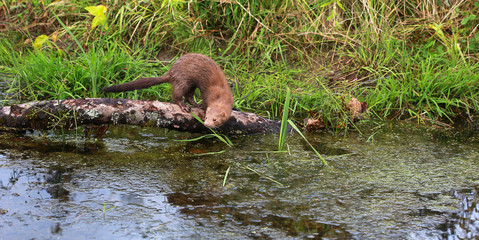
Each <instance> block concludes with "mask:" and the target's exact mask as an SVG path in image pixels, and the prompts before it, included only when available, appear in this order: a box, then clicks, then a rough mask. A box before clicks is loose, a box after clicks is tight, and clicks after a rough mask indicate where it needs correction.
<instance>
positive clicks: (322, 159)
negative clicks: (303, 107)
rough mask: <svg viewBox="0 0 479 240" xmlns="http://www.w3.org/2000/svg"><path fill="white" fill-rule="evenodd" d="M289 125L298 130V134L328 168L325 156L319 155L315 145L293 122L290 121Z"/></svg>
mask: <svg viewBox="0 0 479 240" xmlns="http://www.w3.org/2000/svg"><path fill="white" fill-rule="evenodd" d="M288 122H289V124H290V125H291V127H293V128H294V130H296V132H298V133H299V135H301V137H302V138H303V139H304V141H306V142H307V143H308V145H309V146H310V147H311V149H313V151H314V153H316V155H317V156H318V157H319V159H321V161H322V162H323V164H324V165H325V166H328V163H327V162H326V160H325V159H324V158H323V156H321V154H319V152H318V151H316V149H315V148H314V147H313V145H311V143H309V141H308V139H306V137H305V136H304V135H303V133H302V132H301V131H300V130H299V129H298V127H297V126H296V125H295V124H294V122H293V121H291V120H288Z"/></svg>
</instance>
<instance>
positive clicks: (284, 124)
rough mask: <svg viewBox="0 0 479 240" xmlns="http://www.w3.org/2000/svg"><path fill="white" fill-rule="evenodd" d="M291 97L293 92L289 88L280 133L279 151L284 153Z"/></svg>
mask: <svg viewBox="0 0 479 240" xmlns="http://www.w3.org/2000/svg"><path fill="white" fill-rule="evenodd" d="M290 97H291V90H290V89H289V88H287V91H286V97H285V100H284V106H283V118H282V119H281V130H280V133H279V143H278V151H283V148H284V142H285V141H286V134H287V131H288V113H289V102H290Z"/></svg>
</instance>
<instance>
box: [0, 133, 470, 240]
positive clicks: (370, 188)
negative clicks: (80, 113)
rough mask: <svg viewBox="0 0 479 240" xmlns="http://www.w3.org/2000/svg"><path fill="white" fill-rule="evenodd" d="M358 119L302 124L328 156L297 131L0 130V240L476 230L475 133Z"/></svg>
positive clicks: (385, 235) (393, 235)
mask: <svg viewBox="0 0 479 240" xmlns="http://www.w3.org/2000/svg"><path fill="white" fill-rule="evenodd" d="M363 128H364V129H370V130H363V134H358V133H352V134H349V135H348V136H331V135H330V134H326V133H323V134H309V135H307V137H308V139H310V142H311V143H312V144H313V145H314V146H315V147H316V148H317V149H318V151H320V153H321V154H323V156H324V157H326V158H327V161H328V163H329V164H330V166H329V167H323V166H322V164H321V161H320V160H319V159H318V158H317V157H316V156H315V155H314V152H313V151H311V150H310V149H309V146H308V145H307V144H306V143H304V142H303V140H302V139H301V138H299V136H292V137H289V138H288V141H287V143H288V149H289V153H277V152H274V150H275V149H276V148H277V138H278V136H275V135H271V136H248V137H240V138H235V139H232V141H233V143H234V144H235V146H234V147H233V148H229V147H226V146H225V145H223V144H221V143H218V142H217V141H215V140H214V139H207V140H202V141H200V142H178V141H174V140H176V139H186V138H193V137H196V135H190V134H187V133H177V132H169V131H166V130H161V129H160V130H158V129H142V128H137V127H125V126H117V127H111V128H110V130H109V132H107V134H106V135H105V137H104V139H103V140H102V141H98V142H96V143H95V142H94V141H93V140H92V139H91V138H90V139H89V142H87V143H85V141H84V138H83V134H82V133H81V132H70V133H68V134H67V135H66V141H67V144H65V143H62V136H61V135H60V134H59V133H50V134H48V135H47V136H42V135H43V134H44V133H30V134H27V135H15V136H13V135H3V136H2V137H1V138H2V139H1V140H0V223H1V224H0V232H1V234H0V239H144V238H146V239H477V238H478V236H479V232H478V229H479V220H478V219H479V214H478V208H477V206H476V205H477V186H478V185H479V174H478V172H479V171H478V170H479V152H478V150H477V149H478V146H479V141H478V140H477V134H476V135H475V134H471V135H467V136H463V135H454V134H448V133H442V132H439V131H434V130H429V129H424V128H417V127H415V126H413V125H406V124H384V125H380V126H379V127H376V128H370V127H363ZM222 150H225V151H224V152H223V153H219V154H207V153H211V152H219V151H222ZM227 169H229V174H228V176H227V178H226V181H225V186H223V181H224V179H225V173H226V171H227Z"/></svg>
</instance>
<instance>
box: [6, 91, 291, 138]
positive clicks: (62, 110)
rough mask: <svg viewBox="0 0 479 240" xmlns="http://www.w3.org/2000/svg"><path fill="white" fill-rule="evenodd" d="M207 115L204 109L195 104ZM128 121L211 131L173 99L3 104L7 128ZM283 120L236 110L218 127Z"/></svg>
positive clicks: (230, 129)
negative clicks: (172, 101)
mask: <svg viewBox="0 0 479 240" xmlns="http://www.w3.org/2000/svg"><path fill="white" fill-rule="evenodd" d="M191 112H192V113H194V114H196V115H197V116H199V117H200V118H201V119H203V118H204V111H203V110H202V109H200V108H192V111H191ZM102 124H127V125H139V126H152V127H160V128H168V129H172V130H178V131H187V132H209V130H208V129H207V128H206V127H205V126H203V125H202V124H201V123H200V122H199V121H198V120H196V119H195V118H194V117H193V116H192V115H191V114H190V113H186V112H183V111H182V110H181V109H180V107H179V106H178V105H176V104H173V103H166V102H159V101H140V100H131V99H110V98H87V99H68V100H50V101H40V102H29V103H23V104H17V105H12V106H5V107H1V108H0V127H1V128H3V130H4V131H6V130H11V129H16V130H30V129H38V130H48V129H59V128H63V129H74V128H76V127H78V126H80V125H102ZM280 125H281V123H280V122H277V121H271V120H268V119H265V118H262V117H260V116H258V115H256V114H253V113H246V112H240V111H233V113H232V115H231V118H230V119H229V120H228V122H226V123H225V124H224V125H222V126H221V127H219V128H217V130H218V131H219V132H221V133H224V134H227V135H247V134H267V133H278V132H279V129H280Z"/></svg>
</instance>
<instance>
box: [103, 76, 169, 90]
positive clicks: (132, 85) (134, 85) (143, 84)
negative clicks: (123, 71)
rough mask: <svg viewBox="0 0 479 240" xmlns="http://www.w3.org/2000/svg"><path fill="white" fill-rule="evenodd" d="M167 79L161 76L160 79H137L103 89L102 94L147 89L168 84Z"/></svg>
mask: <svg viewBox="0 0 479 240" xmlns="http://www.w3.org/2000/svg"><path fill="white" fill-rule="evenodd" d="M168 80H169V77H167V76H166V75H163V76H161V77H149V78H139V79H137V80H135V81H131V82H127V83H123V84H118V85H113V86H108V87H104V88H103V89H102V91H103V92H126V91H133V90H136V89H143V88H149V87H151V86H154V85H158V84H162V83H166V82H168Z"/></svg>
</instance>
